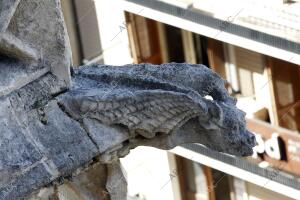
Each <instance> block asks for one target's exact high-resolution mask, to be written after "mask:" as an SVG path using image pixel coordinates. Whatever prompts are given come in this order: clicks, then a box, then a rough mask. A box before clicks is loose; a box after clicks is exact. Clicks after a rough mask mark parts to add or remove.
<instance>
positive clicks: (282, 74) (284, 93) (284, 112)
mask: <svg viewBox="0 0 300 200" xmlns="http://www.w3.org/2000/svg"><path fill="white" fill-rule="evenodd" d="M268 67H270V73H271V74H270V75H271V78H272V87H273V88H272V89H273V90H274V100H275V107H276V110H277V118H278V120H277V121H278V125H280V126H283V127H285V128H288V129H291V130H298V131H300V89H299V86H300V67H299V66H298V65H295V64H291V63H288V62H285V61H283V60H279V59H276V58H271V57H269V58H268Z"/></svg>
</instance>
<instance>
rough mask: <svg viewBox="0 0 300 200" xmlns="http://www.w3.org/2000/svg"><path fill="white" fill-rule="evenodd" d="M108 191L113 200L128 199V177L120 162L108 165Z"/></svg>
mask: <svg viewBox="0 0 300 200" xmlns="http://www.w3.org/2000/svg"><path fill="white" fill-rule="evenodd" d="M107 167H108V173H107V177H108V178H107V182H106V189H107V190H108V192H109V195H110V199H111V200H120V199H124V200H125V199H127V177H126V172H125V171H124V169H123V168H122V166H121V164H120V162H119V161H118V162H115V163H113V164H109V165H107Z"/></svg>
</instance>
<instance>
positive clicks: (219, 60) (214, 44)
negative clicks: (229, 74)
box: [207, 39, 226, 79]
mask: <svg viewBox="0 0 300 200" xmlns="http://www.w3.org/2000/svg"><path fill="white" fill-rule="evenodd" d="M207 56H208V64H209V66H210V67H211V68H212V69H213V70H214V71H215V72H217V73H218V74H219V75H220V76H222V77H223V78H224V79H226V73H225V55H224V50H223V43H222V42H220V41H218V40H214V39H208V40H207Z"/></svg>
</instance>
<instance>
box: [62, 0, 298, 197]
mask: <svg viewBox="0 0 300 200" xmlns="http://www.w3.org/2000/svg"><path fill="white" fill-rule="evenodd" d="M62 7H63V11H64V15H65V18H66V24H67V28H68V32H69V35H70V41H71V45H72V50H73V61H74V65H81V64H90V63H101V64H112V65H114V64H115V65H122V64H127V63H153V64H160V63H164V62H187V63H198V64H204V65H206V66H209V67H210V68H211V69H212V70H214V71H216V72H217V73H218V74H220V75H221V76H222V77H223V78H224V79H225V80H227V83H226V88H227V89H228V91H229V92H230V93H231V95H232V96H235V97H236V98H237V99H238V107H239V108H241V109H242V110H244V111H245V112H246V113H247V124H248V128H249V129H250V130H251V131H253V132H254V133H255V134H256V137H257V143H258V146H257V147H255V149H254V150H255V153H254V155H253V156H252V157H251V158H247V159H241V158H235V157H232V156H229V155H226V154H221V153H218V152H214V151H211V150H209V149H206V148H205V147H203V146H201V145H198V144H192V145H184V146H181V147H177V148H175V149H173V150H171V151H170V152H168V153H166V152H163V151H159V150H153V149H149V148H148V150H145V149H143V151H139V149H137V150H134V151H133V152H132V154H131V155H129V156H128V158H125V159H123V160H122V163H123V164H124V165H125V168H126V169H127V170H128V181H129V193H130V194H131V195H132V196H136V198H138V199H176V200H186V199H188V200H190V199H191V200H194V199H195V200H223V199H224V200H227V199H228V200H256V199H257V200H258V199H263V200H267V199H273V200H277V199H278V200H279V199H283V200H285V199H300V179H299V177H300V134H299V132H300V14H299V12H298V11H299V10H300V3H299V2H298V1H281V0H261V1H258V0H245V1H237V0H227V1H221V0H160V1H159V0H118V1H109V0H99V1H92V0H74V1H71V0H62ZM146 149H147V148H146ZM145 152H146V153H145ZM151 169H152V171H151ZM154 193H156V194H154Z"/></svg>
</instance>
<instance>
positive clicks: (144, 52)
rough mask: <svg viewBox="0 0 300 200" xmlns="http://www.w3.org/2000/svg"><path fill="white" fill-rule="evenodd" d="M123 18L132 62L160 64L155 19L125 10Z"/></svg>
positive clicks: (160, 58)
mask: <svg viewBox="0 0 300 200" xmlns="http://www.w3.org/2000/svg"><path fill="white" fill-rule="evenodd" d="M125 18H126V25H127V29H128V35H129V41H130V48H131V52H132V56H133V59H134V62H135V63H152V64H161V63H162V55H161V50H160V45H159V36H158V27H157V23H156V21H154V20H151V19H147V18H145V17H142V16H139V15H135V14H132V13H128V12H125Z"/></svg>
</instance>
